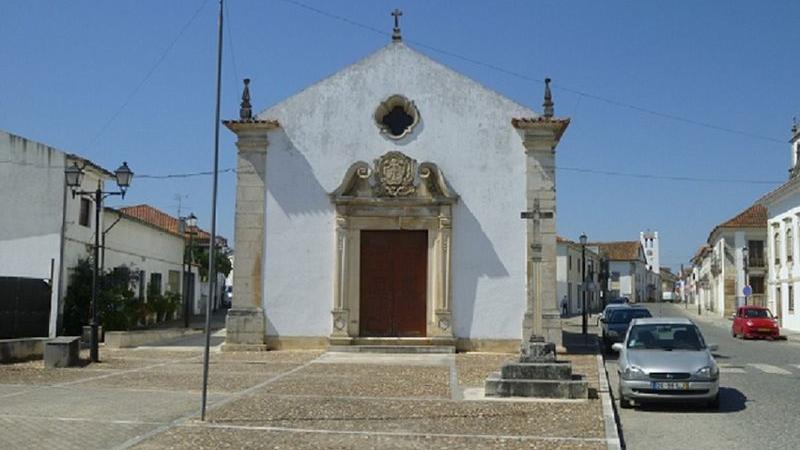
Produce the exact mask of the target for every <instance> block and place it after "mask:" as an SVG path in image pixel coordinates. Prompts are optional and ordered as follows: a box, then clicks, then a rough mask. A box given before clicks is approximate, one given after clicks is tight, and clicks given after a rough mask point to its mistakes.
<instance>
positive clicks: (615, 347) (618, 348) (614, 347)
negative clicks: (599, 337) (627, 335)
mask: <svg viewBox="0 0 800 450" xmlns="http://www.w3.org/2000/svg"><path fill="white" fill-rule="evenodd" d="M623 348H625V347H623V346H622V344H620V343H619V342H617V343H615V344H614V345H612V346H611V350H614V351H615V352H617V353H619V352H621V351H622V349H623Z"/></svg>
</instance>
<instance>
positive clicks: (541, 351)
mask: <svg viewBox="0 0 800 450" xmlns="http://www.w3.org/2000/svg"><path fill="white" fill-rule="evenodd" d="M485 388H486V396H487V397H540V398H573V399H575V398H587V397H588V395H589V388H588V383H587V382H586V380H585V379H583V376H581V375H574V374H573V373H572V364H571V363H570V362H568V361H556V345H555V344H554V343H552V342H545V341H544V338H542V337H539V336H532V337H531V339H530V340H529V341H527V342H524V343H523V344H522V348H521V349H520V358H519V362H511V363H506V364H504V365H503V367H501V368H500V371H498V372H495V373H493V374H491V375H489V377H488V378H487V379H486V383H485Z"/></svg>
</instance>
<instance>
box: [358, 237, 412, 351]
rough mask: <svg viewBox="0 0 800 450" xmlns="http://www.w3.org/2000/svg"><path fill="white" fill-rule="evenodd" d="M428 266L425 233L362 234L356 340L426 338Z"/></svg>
mask: <svg viewBox="0 0 800 450" xmlns="http://www.w3.org/2000/svg"><path fill="white" fill-rule="evenodd" d="M427 263H428V232H427V231H424V230H422V231H395V230H381V231H377V230H362V231H361V267H360V274H359V275H360V279H361V283H360V297H361V301H360V303H361V304H360V305H359V306H360V311H361V313H360V317H359V322H360V332H359V335H360V336H364V337H386V336H390V337H424V336H425V335H426V321H425V311H426V309H427V308H426V306H427V305H426V300H427V298H426V294H427V289H426V287H427V275H428V274H427V270H428V268H427V266H428V264H427Z"/></svg>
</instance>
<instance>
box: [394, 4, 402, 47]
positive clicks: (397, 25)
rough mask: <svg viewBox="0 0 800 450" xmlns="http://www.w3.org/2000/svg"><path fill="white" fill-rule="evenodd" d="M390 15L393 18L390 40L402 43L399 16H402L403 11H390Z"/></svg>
mask: <svg viewBox="0 0 800 450" xmlns="http://www.w3.org/2000/svg"><path fill="white" fill-rule="evenodd" d="M392 15H393V16H394V29H393V30H392V40H393V41H402V40H403V37H402V36H401V35H400V16H402V15H403V11H400V10H399V9H397V8H395V10H394V11H392Z"/></svg>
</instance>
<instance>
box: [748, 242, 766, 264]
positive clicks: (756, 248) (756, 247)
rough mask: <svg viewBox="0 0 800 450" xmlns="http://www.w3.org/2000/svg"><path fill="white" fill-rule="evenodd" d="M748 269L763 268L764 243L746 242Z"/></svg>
mask: <svg viewBox="0 0 800 450" xmlns="http://www.w3.org/2000/svg"><path fill="white" fill-rule="evenodd" d="M747 250H748V256H747V258H748V263H749V266H750V267H764V241H747Z"/></svg>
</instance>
